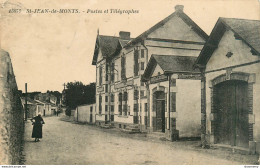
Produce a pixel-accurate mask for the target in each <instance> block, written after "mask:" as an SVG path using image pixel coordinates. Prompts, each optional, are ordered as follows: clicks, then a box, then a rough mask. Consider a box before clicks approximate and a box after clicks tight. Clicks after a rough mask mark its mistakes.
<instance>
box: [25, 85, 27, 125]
mask: <svg viewBox="0 0 260 168" xmlns="http://www.w3.org/2000/svg"><path fill="white" fill-rule="evenodd" d="M25 121H27V83H25Z"/></svg>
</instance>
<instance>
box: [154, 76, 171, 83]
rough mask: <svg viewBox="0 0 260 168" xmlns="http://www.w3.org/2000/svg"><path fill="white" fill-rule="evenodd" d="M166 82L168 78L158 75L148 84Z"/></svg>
mask: <svg viewBox="0 0 260 168" xmlns="http://www.w3.org/2000/svg"><path fill="white" fill-rule="evenodd" d="M167 80H168V76H166V75H159V76H154V77H151V79H150V83H151V84H152V83H158V82H164V81H167Z"/></svg>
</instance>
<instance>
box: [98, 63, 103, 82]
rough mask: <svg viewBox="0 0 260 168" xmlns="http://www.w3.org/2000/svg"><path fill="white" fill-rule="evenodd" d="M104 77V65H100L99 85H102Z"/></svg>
mask: <svg viewBox="0 0 260 168" xmlns="http://www.w3.org/2000/svg"><path fill="white" fill-rule="evenodd" d="M102 78H103V73H102V67H101V66H100V67H99V85H102Z"/></svg>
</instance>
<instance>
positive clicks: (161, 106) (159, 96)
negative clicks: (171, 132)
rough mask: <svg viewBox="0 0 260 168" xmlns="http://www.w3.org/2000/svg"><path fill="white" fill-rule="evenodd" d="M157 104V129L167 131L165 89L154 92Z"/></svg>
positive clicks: (155, 103)
mask: <svg viewBox="0 0 260 168" xmlns="http://www.w3.org/2000/svg"><path fill="white" fill-rule="evenodd" d="M153 96H154V102H153V103H154V105H155V112H156V117H155V120H156V121H155V130H156V131H160V132H165V93H164V92H163V91H156V92H154V95H153Z"/></svg>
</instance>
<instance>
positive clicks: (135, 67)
mask: <svg viewBox="0 0 260 168" xmlns="http://www.w3.org/2000/svg"><path fill="white" fill-rule="evenodd" d="M138 58H139V51H138V50H134V76H138V72H139V64H138Z"/></svg>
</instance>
